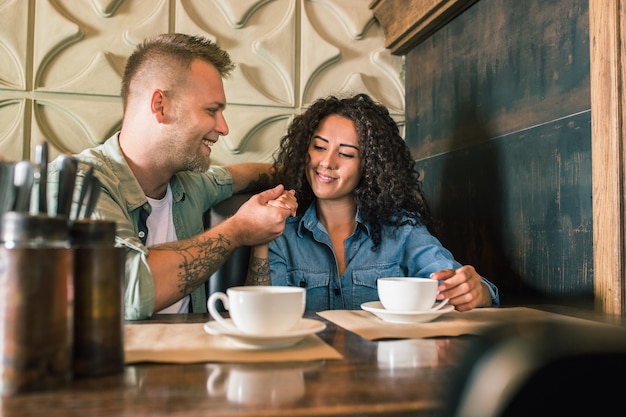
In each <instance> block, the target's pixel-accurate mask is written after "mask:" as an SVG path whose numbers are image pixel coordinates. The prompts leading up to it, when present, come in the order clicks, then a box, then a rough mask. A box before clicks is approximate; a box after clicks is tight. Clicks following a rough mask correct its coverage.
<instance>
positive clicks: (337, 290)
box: [333, 288, 341, 295]
mask: <svg viewBox="0 0 626 417" xmlns="http://www.w3.org/2000/svg"><path fill="white" fill-rule="evenodd" d="M333 292H334V293H335V295H341V290H340V289H339V288H335V289H334V290H333Z"/></svg>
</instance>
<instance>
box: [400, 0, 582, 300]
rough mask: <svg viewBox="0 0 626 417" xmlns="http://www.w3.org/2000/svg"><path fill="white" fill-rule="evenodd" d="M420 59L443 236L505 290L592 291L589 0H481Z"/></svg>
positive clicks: (530, 293)
mask: <svg viewBox="0 0 626 417" xmlns="http://www.w3.org/2000/svg"><path fill="white" fill-rule="evenodd" d="M406 59H407V61H406V66H407V70H406V73H407V124H406V134H407V142H408V143H409V146H410V147H411V149H412V151H413V153H414V155H415V156H416V157H417V158H418V160H419V161H420V162H419V166H420V169H422V170H423V172H424V182H425V184H424V185H425V189H426V192H427V194H428V196H429V200H430V202H431V206H432V209H433V212H434V214H435V216H436V217H437V218H438V219H439V220H440V221H441V223H442V224H441V239H442V241H444V243H445V244H446V245H447V246H448V247H450V248H451V249H452V250H453V252H454V253H455V255H456V256H457V257H458V258H459V260H461V261H462V262H464V263H472V264H474V265H476V266H477V268H478V269H479V270H480V272H482V273H483V274H484V275H486V276H488V277H489V278H490V279H493V281H494V282H496V283H497V284H498V286H499V287H500V289H501V291H502V299H503V301H504V302H505V303H516V302H528V301H535V300H536V301H540V302H543V301H559V302H563V303H578V302H579V301H582V302H592V300H593V246H592V221H593V220H592V209H591V203H592V202H591V125H590V123H591V114H590V90H589V16H588V2H587V1H577V0H554V1H541V0H536V1H514V0H480V1H478V2H477V3H475V4H474V5H473V6H471V7H470V8H469V9H467V10H466V11H465V12H463V13H462V14H461V15H459V16H458V17H457V18H456V19H455V20H453V21H452V22H450V23H449V24H448V25H446V26H445V27H444V28H442V29H440V30H439V31H438V32H437V33H435V34H434V35H433V36H431V37H430V38H429V39H427V40H426V41H425V42H423V43H421V44H419V45H417V46H416V47H415V48H414V49H412V50H411V51H410V52H409V53H408V54H407V58H406Z"/></svg>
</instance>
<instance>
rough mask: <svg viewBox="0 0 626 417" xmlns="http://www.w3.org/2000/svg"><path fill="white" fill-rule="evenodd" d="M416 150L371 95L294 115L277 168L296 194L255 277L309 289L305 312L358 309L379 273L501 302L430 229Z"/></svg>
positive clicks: (469, 301) (259, 258)
mask: <svg viewBox="0 0 626 417" xmlns="http://www.w3.org/2000/svg"><path fill="white" fill-rule="evenodd" d="M414 166H415V164H414V161H413V159H412V158H411V154H410V150H409V148H408V146H407V145H406V143H405V141H404V140H403V139H402V137H401V136H400V133H399V129H398V127H397V125H396V123H395V122H394V120H393V119H392V118H391V116H390V115H389V112H388V110H387V108H386V107H385V106H383V105H381V104H379V103H376V102H374V101H373V100H372V99H371V98H370V97H369V96H368V95H365V94H358V95H355V96H353V97H349V98H343V99H340V98H337V97H334V96H330V97H327V98H324V99H320V100H317V101H316V102H315V103H313V105H312V106H311V107H309V109H307V110H306V111H305V112H304V113H303V114H301V115H299V116H296V117H295V118H294V120H293V122H292V123H291V124H290V126H289V129H288V131H287V134H286V135H285V136H283V137H282V138H281V142H280V147H279V150H278V153H277V156H276V159H275V163H274V169H275V170H276V175H277V176H278V181H279V182H282V183H283V184H285V188H286V189H293V190H295V192H296V197H297V199H298V210H297V215H296V216H295V217H292V218H289V219H287V224H286V227H285V230H284V232H283V234H282V236H281V237H279V238H277V239H276V240H274V241H272V242H270V243H269V245H261V246H257V247H255V248H253V250H252V257H251V261H250V268H249V271H248V277H247V281H246V282H247V284H249V285H269V284H273V285H291V286H301V287H304V288H306V290H307V299H306V308H307V310H314V311H322V310H328V309H359V308H360V305H361V304H362V303H364V302H368V301H373V300H378V294H377V289H376V279H377V278H379V277H383V276H413V277H423V276H426V277H431V278H432V279H437V280H439V282H440V285H439V291H440V294H439V295H438V299H440V300H442V299H444V298H449V299H450V301H449V303H450V304H452V305H454V306H455V308H456V309H457V310H459V311H466V310H471V309H473V308H475V307H486V306H498V305H499V296H498V289H497V288H496V287H495V286H494V285H493V284H491V283H490V282H489V281H487V280H486V279H485V278H483V277H481V276H480V275H479V274H478V273H477V272H476V270H475V269H474V267H473V266H471V265H465V266H462V265H461V264H459V263H458V262H457V261H456V260H455V259H454V257H453V256H452V254H451V253H450V252H449V251H448V250H447V249H445V248H444V247H443V246H442V245H441V243H440V242H439V241H438V240H437V239H436V238H435V237H434V236H433V235H432V234H431V229H432V219H431V217H430V213H429V210H428V205H427V203H426V200H425V197H424V194H423V192H422V189H421V181H420V178H419V173H418V172H417V171H416V170H415V168H414Z"/></svg>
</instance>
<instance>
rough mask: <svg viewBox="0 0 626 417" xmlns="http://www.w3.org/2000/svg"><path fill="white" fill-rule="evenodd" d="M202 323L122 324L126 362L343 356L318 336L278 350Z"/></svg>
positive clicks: (283, 360) (287, 360)
mask: <svg viewBox="0 0 626 417" xmlns="http://www.w3.org/2000/svg"><path fill="white" fill-rule="evenodd" d="M203 326H204V323H184V324H183V323H154V324H153V323H149V324H147V323H141V324H126V325H124V338H125V340H124V355H125V362H126V363H127V364H129V363H137V362H169V363H194V362H237V363H243V362H247V363H250V362H303V361H315V360H320V359H342V358H343V356H341V354H340V353H339V352H337V351H336V350H335V349H334V348H332V347H331V346H329V345H327V344H326V343H324V341H323V340H322V339H320V338H319V337H318V336H317V335H314V334H312V335H308V336H306V337H305V338H304V339H303V340H302V341H300V342H298V343H297V344H295V345H293V346H290V347H286V348H279V349H254V348H249V347H244V346H241V345H239V344H237V343H236V342H235V341H233V340H232V339H229V338H228V337H226V336H214V335H210V334H208V333H206V332H205V331H204V329H203Z"/></svg>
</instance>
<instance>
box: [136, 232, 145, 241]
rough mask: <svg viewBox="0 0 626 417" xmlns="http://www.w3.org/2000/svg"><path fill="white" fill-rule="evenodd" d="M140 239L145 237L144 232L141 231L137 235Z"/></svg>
mask: <svg viewBox="0 0 626 417" xmlns="http://www.w3.org/2000/svg"><path fill="white" fill-rule="evenodd" d="M138 234H139V237H140V238H142V239H143V238H144V237H145V236H146V233H145V232H144V231H141V232H139V233H138Z"/></svg>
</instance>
